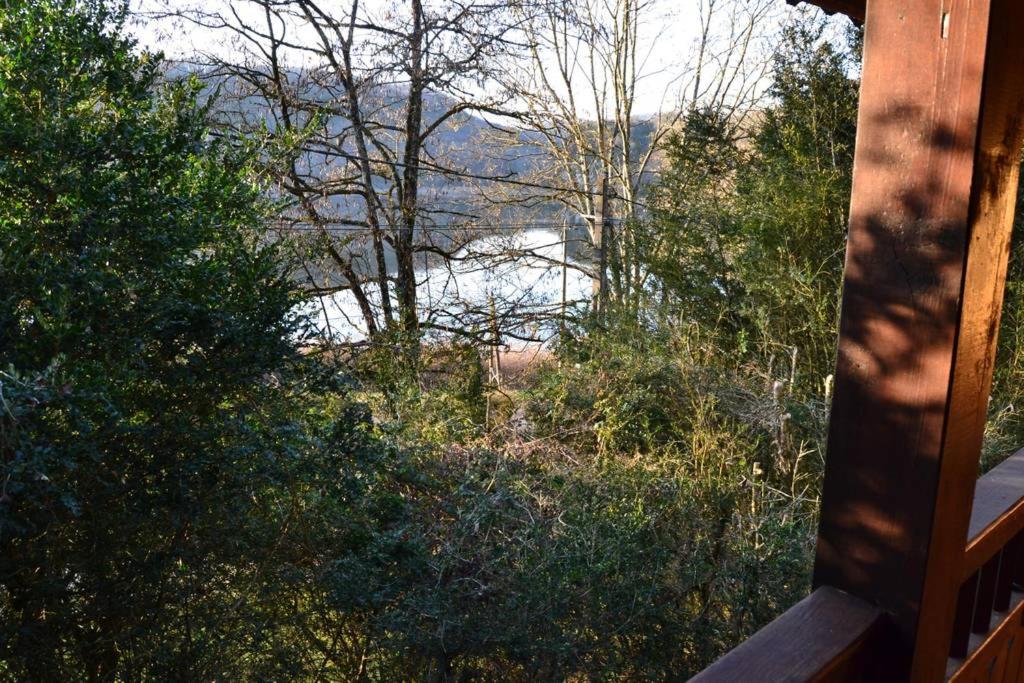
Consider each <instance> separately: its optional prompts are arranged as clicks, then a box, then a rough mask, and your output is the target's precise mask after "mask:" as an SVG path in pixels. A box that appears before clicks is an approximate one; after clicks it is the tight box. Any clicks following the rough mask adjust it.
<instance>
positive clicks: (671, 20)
mask: <svg viewBox="0 0 1024 683" xmlns="http://www.w3.org/2000/svg"><path fill="white" fill-rule="evenodd" d="M581 1H582V0H581ZM708 1H709V0H653V1H652V3H651V7H650V9H649V11H647V12H646V13H645V15H644V17H645V18H644V20H643V21H642V23H641V26H640V29H639V30H640V39H639V43H640V44H641V45H642V46H643V50H641V55H640V56H641V57H642V58H643V63H642V68H641V69H640V71H641V73H642V74H643V78H642V80H641V82H640V87H639V88H638V93H637V98H636V109H635V111H636V113H637V114H638V115H643V114H648V113H653V112H657V111H664V110H670V109H673V108H675V107H676V106H677V105H678V102H679V88H680V86H681V85H682V84H683V83H685V81H686V76H687V67H688V65H689V64H692V63H693V54H694V50H695V45H696V37H697V35H698V33H699V29H700V27H699V12H700V7H701V4H702V3H707V2H708ZM714 1H715V2H717V4H718V5H719V6H720V7H722V6H726V5H727V3H729V2H730V1H731V2H735V3H743V2H746V1H747V0H714ZM434 2H437V3H438V4H443V2H444V0H434ZM396 4H400V0H399V2H398V3H396V0H362V3H361V7H362V8H363V11H366V12H369V13H372V14H377V13H380V12H383V11H387V9H388V8H389V7H394V6H395V5H396ZM777 4H778V8H777V11H776V12H775V14H774V16H772V17H771V18H770V20H769V21H766V22H765V25H764V26H763V27H759V30H760V31H761V32H762V37H763V38H764V45H762V46H761V47H762V49H767V50H770V49H771V45H770V44H771V42H772V41H771V36H772V35H774V34H776V33H777V31H778V27H779V25H780V24H781V22H782V21H784V20H785V18H786V17H787V16H789V13H790V11H791V10H790V9H789V8H788V6H787V5H786V4H785V2H784V0H777ZM135 6H136V7H137V8H141V9H143V10H153V9H154V8H158V7H163V8H170V9H186V8H194V7H197V6H198V7H202V8H203V9H206V10H219V11H225V12H226V13H232V12H237V13H238V15H239V16H242V17H244V18H245V19H246V20H247V21H248V20H253V21H254V23H256V24H257V25H258V24H260V23H262V14H261V12H259V11H258V10H256V8H254V7H253V6H252V5H251V3H249V2H246V1H245V0H203V1H201V2H200V1H198V0H136V1H135ZM133 30H134V31H135V33H136V35H137V36H138V38H139V40H140V42H141V43H142V45H143V46H145V47H147V48H149V49H155V50H162V51H163V52H164V53H165V54H166V55H167V56H168V57H169V58H172V59H177V58H184V57H188V56H189V55H192V54H195V53H196V52H197V51H206V52H214V53H217V54H220V55H222V56H223V55H225V54H231V53H233V52H235V51H236V50H237V48H236V47H233V46H231V45H230V44H228V43H227V41H226V40H225V39H226V35H225V33H224V32H223V31H214V30H211V29H205V28H202V27H198V26H195V25H191V24H182V23H180V22H179V23H178V24H177V25H174V24H172V23H171V22H169V21H168V20H163V21H158V22H146V21H140V22H139V23H138V24H136V25H135V26H134V27H133ZM297 35H301V34H297ZM721 47H722V46H721V45H720V46H719V48H721ZM293 59H298V58H296V57H293ZM583 101H584V102H585V101H586V99H585V98H584V99H583ZM588 113H589V114H591V115H592V114H593V112H588Z"/></svg>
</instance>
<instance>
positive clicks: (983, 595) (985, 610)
mask: <svg viewBox="0 0 1024 683" xmlns="http://www.w3.org/2000/svg"><path fill="white" fill-rule="evenodd" d="M998 576H999V556H998V555H995V556H993V557H992V559H990V560H989V561H988V562H986V563H985V566H983V567H982V568H981V576H980V577H979V578H978V595H977V597H976V598H975V600H974V619H973V621H972V622H971V632H972V633H979V634H984V633H988V630H989V629H990V628H991V627H992V606H993V604H994V603H995V597H996V578H997V577H998Z"/></svg>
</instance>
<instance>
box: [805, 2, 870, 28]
mask: <svg viewBox="0 0 1024 683" xmlns="http://www.w3.org/2000/svg"><path fill="white" fill-rule="evenodd" d="M786 2H788V3H789V4H790V5H796V4H799V3H801V2H806V3H807V4H808V5H816V6H817V7H820V8H821V9H823V10H825V11H826V12H828V13H829V14H835V13H836V12H838V13H839V14H845V15H846V16H848V17H850V18H851V19H853V20H854V21H856V22H857V23H863V22H864V6H865V0H786Z"/></svg>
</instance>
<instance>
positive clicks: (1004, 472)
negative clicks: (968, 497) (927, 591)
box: [946, 451, 1024, 682]
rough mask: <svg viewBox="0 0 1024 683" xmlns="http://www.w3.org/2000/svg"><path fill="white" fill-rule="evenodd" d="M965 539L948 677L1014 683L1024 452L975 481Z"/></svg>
mask: <svg viewBox="0 0 1024 683" xmlns="http://www.w3.org/2000/svg"><path fill="white" fill-rule="evenodd" d="M968 539H969V540H968V542H967V548H966V550H965V551H964V560H963V576H964V583H963V585H962V586H961V588H960V594H959V597H958V599H957V609H956V620H955V621H954V625H953V640H952V644H951V647H950V660H949V665H948V667H947V669H946V673H947V677H948V678H949V679H950V680H957V681H960V680H963V681H974V680H985V681H1010V682H1015V681H1017V680H1019V677H1020V674H1021V673H1024V672H1021V670H1020V667H1021V657H1022V656H1024V626H1022V623H1021V618H1022V616H1024V593H1021V592H1020V591H1021V590H1022V589H1024V451H1019V452H1017V453H1016V454H1015V455H1013V456H1011V457H1010V458H1009V459H1007V460H1006V461H1005V462H1003V463H1002V464H1001V465H999V466H998V467H996V468H994V469H993V470H992V471H991V472H989V473H988V474H986V475H984V476H983V477H981V478H980V479H978V483H977V485H976V486H975V489H974V507H973V509H972V510H971V525H970V531H969V534H968Z"/></svg>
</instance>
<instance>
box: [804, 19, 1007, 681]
mask: <svg viewBox="0 0 1024 683" xmlns="http://www.w3.org/2000/svg"><path fill="white" fill-rule="evenodd" d="M1015 4H1016V3H1015V2H1013V1H1011V0H992V2H991V6H992V7H993V8H995V9H994V10H993V11H994V12H995V15H994V16H995V20H994V21H993V22H992V26H993V27H994V29H995V32H996V33H997V34H999V35H1000V40H993V41H991V43H989V41H988V40H987V37H988V35H989V17H990V15H989V9H990V2H989V1H988V0H887V1H885V2H872V3H868V5H867V16H866V34H865V46H864V69H863V79H862V85H861V100H860V114H859V123H858V139H857V150H856V155H855V161H854V180H853V197H852V201H851V209H850V236H849V241H848V246H847V261H846V275H845V281H844V292H843V303H842V313H841V323H840V342H839V353H838V358H837V369H836V380H835V394H834V400H833V405H832V418H831V422H830V428H829V441H828V456H827V460H826V473H825V483H824V489H823V496H822V514H821V526H820V529H819V538H818V548H817V556H816V561H815V585H816V586H822V585H833V586H836V587H839V588H841V589H843V590H846V591H848V592H850V593H852V594H854V595H857V596H858V597H861V598H863V599H865V600H866V601H868V602H871V603H873V604H878V605H881V606H883V607H884V608H885V609H886V610H888V611H890V612H891V614H892V615H893V617H894V619H895V622H896V625H897V634H898V638H899V642H898V643H897V645H898V647H899V648H901V651H902V654H903V657H904V659H903V660H902V661H900V662H896V663H895V665H896V666H898V667H906V669H905V672H904V674H903V675H907V676H909V677H910V678H911V679H912V680H920V681H934V680H937V679H938V678H940V677H941V675H942V672H943V670H944V668H945V654H946V653H947V652H948V651H949V645H950V639H951V636H952V623H953V616H954V611H955V608H956V600H955V597H956V595H957V593H958V592H959V589H960V586H961V584H962V581H963V578H964V574H963V573H962V571H961V565H962V558H963V551H964V547H965V545H966V538H967V528H968V522H969V516H970V510H971V499H972V497H973V493H974V481H975V477H976V472H977V462H978V455H979V451H980V443H981V437H982V433H983V428H984V421H985V411H986V407H987V398H988V391H989V387H990V383H991V366H992V360H993V356H994V348H995V337H996V331H997V330H998V323H999V308H1000V305H1001V297H1002V290H1003V284H1004V280H1005V269H1006V257H1007V252H1008V245H1009V235H1010V227H1011V224H1012V200H1013V190H1014V189H1015V187H1016V180H1017V179H1016V170H1015V169H1016V165H1017V163H1016V161H1017V160H1016V157H1015V156H1014V155H1015V153H1016V150H1019V149H1020V146H1019V144H1018V146H1017V147H1014V148H1013V151H1012V152H1011V147H1012V143H1013V142H1014V141H1015V140H1017V139H1018V138H1017V136H1018V132H1017V129H1018V128H1019V125H1018V123H1019V122H1018V119H1017V116H1018V114H1017V112H1016V111H1015V112H1013V113H1012V115H1011V112H1010V108H1011V105H1013V104H1018V103H1020V101H1021V99H1020V96H1019V95H1020V92H1019V91H1020V89H1021V88H1020V80H1019V79H1018V80H1015V78H1014V77H1015V76H1018V75H1019V74H1020V73H1022V72H1024V71H1022V70H1021V68H1020V65H1019V62H1020V55H1019V54H1018V53H1021V52H1022V51H1024V47H1022V46H1024V41H1020V40H1019V39H1016V38H1012V39H1009V40H1003V37H1002V32H1004V31H1010V32H1013V31H1016V30H1019V29H1020V28H1022V27H1024V25H1022V23H1021V21H1020V18H1021V17H1020V14H1021V8H1020V7H1017V6H1014V5H1015ZM1007 27H1008V28H1007ZM1001 42H1002V43H1004V44H1000V45H997V43H1001ZM989 44H991V45H993V49H992V53H991V54H990V55H988V60H987V63H988V64H990V67H989V69H988V71H986V49H987V47H988V45H989ZM983 82H984V83H985V89H984V102H985V104H984V107H983V106H982V100H983ZM979 126H980V128H981V131H980V133H979ZM997 140H998V144H996V143H997ZM1007 143H1011V144H1007Z"/></svg>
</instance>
